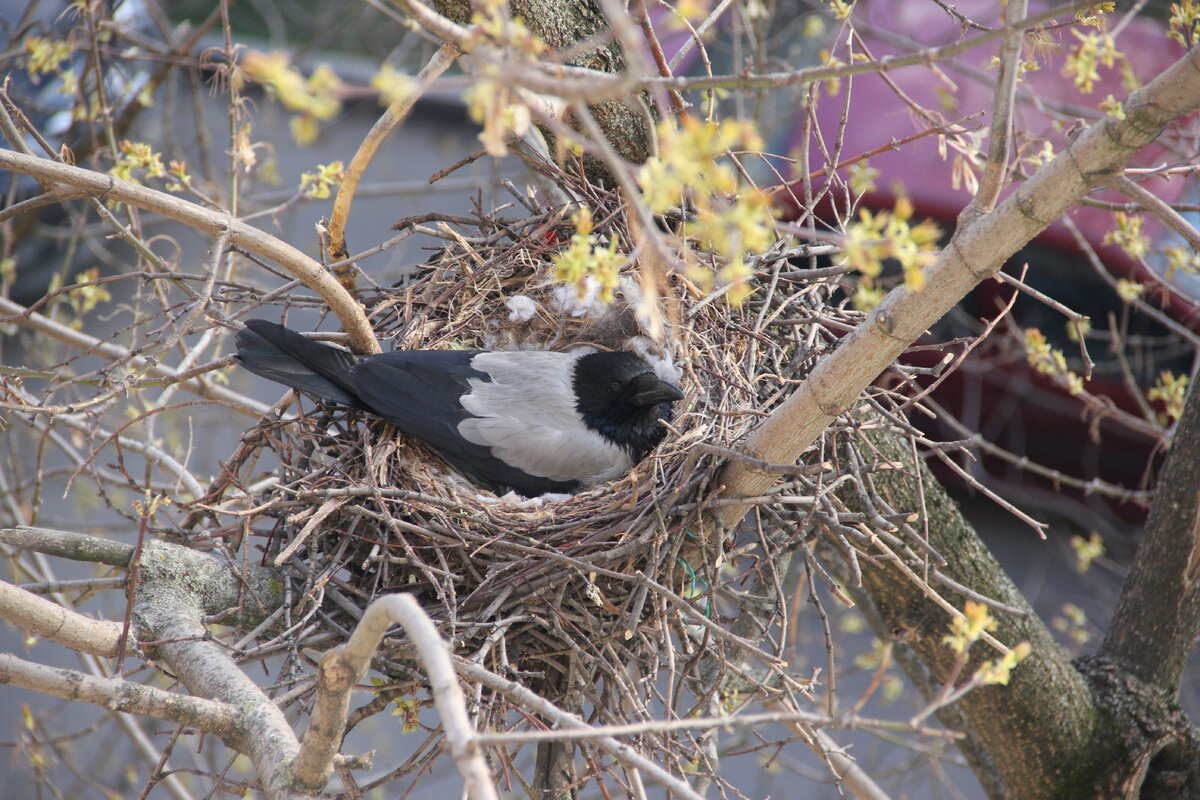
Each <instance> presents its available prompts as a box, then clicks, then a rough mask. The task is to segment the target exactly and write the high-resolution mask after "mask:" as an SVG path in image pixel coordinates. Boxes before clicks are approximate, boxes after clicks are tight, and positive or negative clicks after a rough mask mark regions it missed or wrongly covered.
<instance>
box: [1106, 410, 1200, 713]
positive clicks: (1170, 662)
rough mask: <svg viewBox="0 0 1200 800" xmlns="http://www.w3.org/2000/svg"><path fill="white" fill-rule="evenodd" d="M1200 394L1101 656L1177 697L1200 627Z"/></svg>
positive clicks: (1177, 442) (1177, 439)
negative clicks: (1188, 657) (1180, 680)
mask: <svg viewBox="0 0 1200 800" xmlns="http://www.w3.org/2000/svg"><path fill="white" fill-rule="evenodd" d="M1198 589H1200V396H1198V393H1197V392H1196V390H1195V388H1194V386H1193V388H1192V391H1190V392H1189V393H1188V399H1187V402H1186V403H1185V404H1184V410H1183V415H1182V416H1181V418H1180V420H1179V426H1178V428H1177V429H1176V431H1175V436H1174V439H1173V441H1172V443H1171V453H1170V456H1169V457H1168V458H1167V463H1166V465H1165V466H1164V468H1163V472H1162V475H1161V476H1160V477H1159V480H1158V489H1157V493H1156V494H1155V498H1154V505H1153V506H1152V507H1151V509H1150V517H1149V519H1148V520H1147V521H1146V528H1145V530H1144V531H1143V533H1142V540H1141V542H1140V544H1139V545H1138V552H1137V557H1136V559H1135V560H1134V563H1133V569H1132V570H1131V571H1130V573H1129V577H1128V578H1126V580H1125V585H1124V587H1123V589H1122V592H1121V600H1120V602H1119V604H1118V605H1117V613H1116V616H1115V617H1114V618H1113V621H1112V625H1111V626H1110V627H1109V629H1108V635H1107V636H1106V637H1105V640H1104V647H1103V650H1102V652H1103V654H1104V655H1105V656H1106V657H1109V658H1113V659H1115V660H1117V661H1119V662H1121V663H1122V664H1123V665H1124V666H1125V668H1126V669H1128V670H1129V671H1130V672H1131V673H1133V674H1134V675H1135V676H1136V677H1138V678H1139V679H1140V680H1142V681H1144V682H1146V683H1149V684H1152V685H1154V686H1157V687H1158V688H1159V689H1161V690H1162V691H1163V692H1167V693H1169V695H1170V696H1171V697H1174V696H1175V695H1176V693H1177V692H1178V691H1179V679H1180V675H1181V674H1182V673H1183V666H1184V663H1185V662H1186V660H1187V656H1188V652H1189V651H1190V650H1191V648H1192V642H1193V641H1194V640H1195V638H1196V634H1197V632H1200V591H1198Z"/></svg>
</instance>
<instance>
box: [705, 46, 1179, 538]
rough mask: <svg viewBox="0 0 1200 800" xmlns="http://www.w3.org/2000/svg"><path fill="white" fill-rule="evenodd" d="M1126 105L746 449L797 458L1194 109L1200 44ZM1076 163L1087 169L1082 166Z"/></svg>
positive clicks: (973, 231)
mask: <svg viewBox="0 0 1200 800" xmlns="http://www.w3.org/2000/svg"><path fill="white" fill-rule="evenodd" d="M1125 107H1126V109H1127V117H1126V119H1124V120H1116V119H1112V118H1105V119H1102V120H1100V121H1098V122H1096V123H1095V124H1093V125H1092V126H1091V127H1089V128H1088V129H1087V130H1085V131H1084V132H1083V133H1082V134H1080V135H1079V136H1078V137H1077V138H1076V139H1075V141H1073V142H1072V143H1071V145H1070V147H1068V148H1067V149H1066V150H1065V151H1064V152H1062V153H1060V154H1059V155H1058V156H1056V157H1055V158H1054V160H1052V161H1051V162H1050V163H1049V164H1047V165H1045V166H1044V167H1042V168H1041V169H1039V170H1038V171H1037V173H1035V174H1034V175H1033V176H1032V177H1031V178H1030V179H1029V180H1028V181H1026V182H1025V183H1024V184H1023V185H1022V186H1021V187H1020V188H1019V189H1018V190H1017V191H1016V192H1014V193H1013V194H1012V195H1010V196H1009V197H1008V198H1007V199H1006V200H1005V201H1004V202H1003V203H1001V204H1000V206H998V207H997V208H996V209H995V210H994V211H992V212H990V213H989V214H987V215H985V216H982V217H980V218H978V219H977V220H976V221H975V222H974V223H972V224H970V225H967V226H965V227H962V228H959V229H958V231H957V232H956V233H955V235H954V238H953V239H952V240H951V242H950V244H949V245H948V246H947V247H946V248H945V249H944V250H943V251H942V252H941V254H940V255H939V256H938V259H937V261H936V262H935V263H934V264H933V266H931V267H930V268H929V269H928V270H927V273H926V284H925V287H924V288H923V289H922V290H921V291H916V292H914V291H910V290H908V289H906V288H904V287H903V286H900V287H898V288H896V289H894V290H893V291H892V292H891V293H890V294H889V295H888V296H887V297H886V298H884V300H883V302H881V303H880V304H879V305H878V306H876V307H875V309H874V310H873V311H872V312H871V314H870V315H869V316H868V317H867V319H866V320H865V321H864V322H863V323H862V324H861V325H859V326H858V327H857V328H855V330H854V331H853V332H852V333H850V335H848V336H847V337H845V338H844V339H842V340H841V342H840V344H839V346H838V349H837V351H835V352H834V353H833V354H832V355H831V356H829V357H828V358H825V359H823V360H822V361H820V362H818V364H817V365H816V367H815V368H814V369H813V371H812V374H811V375H810V376H809V379H808V380H807V381H806V382H805V383H804V385H803V386H802V387H801V388H800V389H798V390H797V391H796V392H794V393H793V394H792V395H791V396H790V397H789V398H788V399H787V400H786V401H784V402H783V404H781V405H780V406H779V407H778V408H777V409H776V410H775V411H774V412H772V414H771V416H770V417H769V418H768V419H767V420H766V421H764V422H763V424H762V425H760V426H759V427H758V428H757V429H756V430H755V431H754V433H753V434H752V435H751V437H750V440H749V441H748V442H747V447H746V449H747V450H749V451H750V453H751V454H752V455H753V456H754V457H755V458H758V459H761V460H763V461H766V462H768V463H774V464H779V463H790V462H793V461H795V460H796V459H797V458H798V457H799V456H800V455H801V454H802V453H803V452H804V451H805V450H806V449H807V448H808V447H809V446H810V445H811V444H812V442H814V441H815V440H816V438H817V436H819V435H820V434H821V432H822V431H824V430H825V428H826V427H827V426H828V425H829V424H830V422H832V421H833V420H834V419H835V418H836V416H837V415H838V414H840V413H841V412H842V411H844V410H845V409H847V408H849V407H850V406H851V405H852V404H853V403H854V402H855V401H856V400H857V399H858V397H859V393H860V392H861V391H862V390H863V388H865V387H866V386H867V385H869V384H870V382H871V381H872V380H874V379H875V377H876V376H877V375H878V374H879V373H880V372H882V371H883V369H884V368H885V367H887V365H888V364H890V363H891V362H892V361H893V360H894V359H895V358H896V356H898V355H899V354H900V353H901V352H903V351H904V349H905V348H906V347H907V346H908V345H909V344H911V343H912V342H913V341H915V340H916V338H917V337H918V336H920V335H921V333H922V332H923V331H924V330H925V329H926V328H928V327H929V326H930V325H932V324H933V323H934V322H935V321H936V320H938V319H939V318H941V316H942V315H943V314H945V313H946V311H948V310H949V309H950V308H951V307H952V306H953V305H954V304H955V303H957V302H958V300H959V299H960V298H961V297H963V296H964V295H965V294H966V293H967V292H968V291H969V290H970V289H971V288H972V287H974V286H975V285H976V284H977V283H979V282H980V281H981V280H983V279H984V278H987V277H990V276H991V275H992V274H994V273H995V272H996V270H998V269H1000V267H1001V266H1003V264H1004V262H1005V260H1006V259H1007V258H1008V257H1009V256H1010V255H1012V254H1013V253H1015V252H1016V251H1017V249H1018V248H1020V247H1021V246H1022V245H1024V244H1025V243H1026V242H1028V241H1029V240H1030V239H1032V238H1033V237H1034V236H1035V235H1037V234H1038V233H1039V232H1041V231H1042V230H1044V229H1045V228H1046V226H1048V225H1049V224H1050V223H1051V222H1053V221H1054V220H1055V219H1057V218H1058V217H1059V216H1060V215H1061V214H1062V213H1063V212H1064V211H1065V210H1066V209H1067V208H1068V207H1069V206H1070V205H1071V204H1072V203H1074V202H1076V201H1077V200H1078V199H1079V198H1080V197H1082V196H1083V194H1084V193H1085V192H1086V191H1088V189H1090V188H1091V187H1093V186H1096V185H1100V184H1103V183H1105V182H1107V181H1108V180H1109V179H1110V178H1111V176H1112V174H1113V172H1114V171H1115V170H1116V169H1118V168H1119V167H1120V166H1121V165H1122V164H1123V163H1124V162H1125V160H1126V159H1128V158H1129V157H1130V156H1131V155H1132V154H1133V153H1135V152H1137V151H1138V150H1140V149H1141V148H1142V147H1144V146H1145V145H1146V144H1148V143H1150V142H1151V141H1153V140H1154V139H1155V138H1156V137H1157V136H1158V134H1159V133H1160V132H1161V131H1162V130H1163V128H1164V127H1165V126H1166V125H1167V123H1168V122H1170V121H1171V120H1172V119H1175V118H1176V117H1179V116H1182V115H1183V114H1186V113H1189V112H1190V111H1193V110H1195V109H1196V108H1197V107H1200V48H1193V49H1192V50H1191V51H1190V52H1189V53H1188V54H1187V55H1186V56H1185V57H1184V58H1182V59H1180V60H1179V61H1177V62H1176V63H1175V64H1173V65H1172V66H1171V67H1169V68H1168V69H1167V70H1165V71H1164V72H1163V73H1162V74H1161V75H1159V76H1158V77H1157V78H1156V79H1155V80H1154V81H1152V82H1151V83H1150V84H1148V85H1147V86H1146V87H1145V88H1143V89H1141V90H1139V91H1137V92H1135V93H1134V94H1132V95H1130V97H1129V98H1128V100H1127V102H1126V104H1125ZM1081 165H1087V167H1086V172H1085V171H1084V167H1083V166H1081ZM774 480H775V476H774V475H771V474H766V473H761V472H757V471H755V470H754V469H753V468H752V467H750V466H748V465H747V464H746V463H745V462H731V463H730V464H728V465H727V466H726V468H725V470H724V472H723V473H722V480H721V483H723V484H724V485H725V491H726V494H727V495H729V496H733V497H753V496H757V495H759V494H761V493H762V492H763V491H764V490H765V489H766V488H767V487H768V486H770V485H771V483H772V482H774ZM746 510H747V509H746V506H744V505H738V506H729V507H727V508H725V509H723V510H722V511H721V513H720V521H721V522H722V524H723V525H724V527H725V528H730V527H732V526H733V525H735V524H736V523H737V522H738V520H740V519H741V518H742V516H744V514H745V512H746Z"/></svg>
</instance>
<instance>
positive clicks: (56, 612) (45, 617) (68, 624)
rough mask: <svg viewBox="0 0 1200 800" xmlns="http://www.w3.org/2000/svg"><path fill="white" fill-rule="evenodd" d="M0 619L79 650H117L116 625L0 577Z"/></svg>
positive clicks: (99, 652) (98, 653)
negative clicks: (73, 609) (64, 606)
mask: <svg viewBox="0 0 1200 800" xmlns="http://www.w3.org/2000/svg"><path fill="white" fill-rule="evenodd" d="M0 619H4V620H7V621H8V622H11V623H12V624H13V625H16V626H17V627H19V628H24V629H25V630H27V631H31V632H33V633H35V634H37V635H38V636H40V637H42V638H43V639H49V640H50V641H52V642H57V643H58V644H61V645H63V646H65V647H69V648H71V649H72V650H78V651H80V652H82V653H91V654H92V655H94V656H103V657H105V658H112V657H113V656H115V655H116V654H117V639H119V638H120V635H121V626H120V625H117V624H116V623H114V622H109V621H107V620H100V619H91V618H90V617H85V616H84V615H83V614H77V613H76V612H74V611H70V610H68V609H65V608H63V607H62V606H60V605H59V604H58V603H55V602H52V601H50V600H46V599H45V598H42V597H38V596H37V595H36V594H32V593H31V592H27V591H25V590H24V589H20V588H18V587H16V586H13V585H12V584H11V583H8V582H6V581H0Z"/></svg>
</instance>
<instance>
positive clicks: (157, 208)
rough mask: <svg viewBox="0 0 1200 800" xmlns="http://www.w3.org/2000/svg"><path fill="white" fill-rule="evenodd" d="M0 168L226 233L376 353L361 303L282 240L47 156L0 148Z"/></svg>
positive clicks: (354, 342) (355, 342) (357, 344)
mask: <svg viewBox="0 0 1200 800" xmlns="http://www.w3.org/2000/svg"><path fill="white" fill-rule="evenodd" d="M0 168H3V169H7V170H10V171H12V172H19V173H21V174H22V175H30V176H32V177H34V178H36V179H37V180H38V181H40V182H42V183H43V184H65V185H67V186H70V187H72V188H74V189H81V190H83V191H85V192H87V193H88V195H90V196H92V197H95V198H97V199H99V200H116V201H118V202H121V203H128V204H129V205H131V206H136V207H137V208H141V209H145V210H146V211H150V212H153V213H155V214H158V215H160V216H163V217H166V218H168V219H173V220H175V221H176V222H180V223H182V224H184V225H187V226H189V227H191V228H194V229H196V230H199V231H203V232H204V233H207V234H209V235H212V236H219V235H221V234H222V233H225V232H226V231H228V233H229V241H230V243H231V244H233V245H234V246H237V247H244V248H245V249H246V250H249V251H250V252H251V253H254V254H255V255H258V256H261V257H262V258H265V259H268V260H270V261H273V262H275V263H276V264H278V265H279V266H280V267H281V268H282V269H284V270H286V271H287V272H289V273H291V274H292V275H294V276H295V277H296V278H297V279H298V280H299V281H301V282H302V283H303V284H304V285H305V286H307V287H308V288H310V289H312V290H313V291H314V292H316V293H317V294H318V295H320V296H321V298H322V299H323V300H324V301H325V302H326V303H328V304H329V307H330V309H331V310H332V311H333V313H334V314H336V315H337V317H338V319H339V320H340V321H341V323H342V327H343V328H345V329H346V332H347V333H348V334H349V335H350V344H351V346H352V347H353V348H354V349H355V350H356V351H357V352H359V353H378V352H380V350H379V343H378V342H377V341H375V334H374V333H373V332H372V330H371V324H370V322H368V321H367V317H366V314H364V313H363V309H362V306H360V305H359V304H358V302H357V301H356V300H355V299H354V298H353V297H351V295H350V293H349V292H347V291H346V290H345V289H344V288H342V285H341V284H340V283H338V282H337V280H335V279H334V277H333V276H332V275H331V274H329V272H327V271H326V270H325V268H324V267H322V266H321V265H320V264H318V263H317V262H316V261H314V260H313V259H311V258H309V257H308V256H306V255H305V254H304V253H303V252H301V251H300V250H298V249H297V248H295V247H293V246H292V245H290V244H288V243H287V242H284V241H283V240H281V239H278V238H276V237H274V236H271V235H270V234H268V233H265V232H264V231H261V230H259V229H258V228H255V227H253V226H252V225H247V224H246V223H245V222H242V221H241V220H237V219H233V218H232V217H230V216H229V215H228V214H225V213H222V212H218V211H209V210H208V209H206V208H203V207H201V206H199V205H196V204H195V203H190V202H188V201H186V200H183V199H180V198H178V197H175V196H174V195H170V194H167V193H166V192H159V191H156V190H154V189H150V188H148V187H145V186H140V185H138V184H136V183H130V182H128V181H123V180H120V179H119V178H114V177H112V176H110V175H104V174H103V173H99V172H93V171H92V170H88V169H82V168H80V167H72V166H69V165H67V164H60V163H58V162H56V161H51V160H50V159H47V158H38V157H36V156H29V155H25V154H23V153H16V152H13V151H12V150H2V149H0Z"/></svg>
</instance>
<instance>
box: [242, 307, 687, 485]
mask: <svg viewBox="0 0 1200 800" xmlns="http://www.w3.org/2000/svg"><path fill="white" fill-rule="evenodd" d="M236 343H237V360H238V361H239V362H240V363H241V365H242V366H243V367H245V368H246V369H248V370H250V371H251V372H254V373H256V374H258V375H261V376H262V377H264V378H268V379H270V380H272V381H275V382H277V383H282V384H283V385H285V386H289V387H291V388H293V389H296V390H297V391H300V392H304V393H305V394H308V395H312V396H313V397H316V398H317V399H320V400H324V401H327V402H332V403H340V404H342V405H347V406H350V407H352V408H357V409H361V410H363V411H366V412H368V413H371V414H374V415H376V416H378V417H382V418H383V419H385V420H387V421H388V422H390V423H392V424H393V425H395V426H396V427H397V428H398V429H399V430H400V431H401V432H402V433H404V434H406V435H408V436H412V437H413V438H415V439H419V440H420V441H422V442H424V443H425V444H426V445H428V446H429V447H430V448H431V449H432V450H433V451H434V452H436V453H437V454H438V455H439V456H440V457H441V458H442V459H444V460H445V461H446V463H448V464H449V465H450V466H452V467H454V468H455V469H456V470H458V471H459V472H461V473H462V474H464V475H465V476H466V477H468V478H469V479H471V480H472V481H474V482H475V483H477V484H479V485H482V486H485V487H487V488H489V489H491V490H493V491H495V492H497V493H504V492H507V491H510V490H511V491H514V492H516V493H518V494H521V495H525V496H526V497H536V496H539V495H542V494H547V493H550V492H554V493H570V492H576V491H579V490H580V489H583V488H586V487H588V486H592V485H594V484H597V483H602V482H604V481H609V480H613V479H615V478H619V477H620V476H622V475H624V474H625V473H626V472H628V471H629V470H630V468H632V467H633V465H634V464H636V463H638V462H639V461H641V460H642V459H643V458H644V457H645V456H646V454H648V453H649V452H650V451H651V450H653V449H654V448H655V447H656V446H658V443H659V442H661V441H662V440H663V437H664V436H665V435H666V432H667V431H666V428H665V427H664V425H663V424H662V423H663V422H666V421H669V420H670V419H671V405H672V403H674V402H675V401H676V400H679V399H680V398H682V397H683V394H682V393H681V392H680V391H679V389H678V388H677V387H676V386H675V385H674V384H673V383H671V382H670V381H668V380H664V379H663V378H662V377H660V376H659V374H658V373H656V371H655V368H654V367H652V366H651V365H650V364H648V363H647V362H646V361H644V360H643V359H641V358H639V357H638V356H636V355H634V354H633V353H628V352H623V351H620V352H611V353H605V352H586V353H585V352H574V353H557V352H549V351H530V350H519V351H511V352H499V351H497V352H487V351H480V350H406V351H396V352H391V353H381V354H378V355H371V356H358V355H354V354H353V353H350V352H347V351H345V350H342V349H340V348H337V347H332V346H330V345H325V344H320V343H318V342H313V341H310V340H309V339H307V338H305V337H304V336H302V335H300V334H299V333H296V332H295V331H292V330H289V329H288V328H285V327H283V326H282V325H276V324H275V323H273V322H268V321H266V320H261V319H255V320H248V321H247V322H246V327H245V328H243V329H242V330H240V331H238V333H237V336H236Z"/></svg>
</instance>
